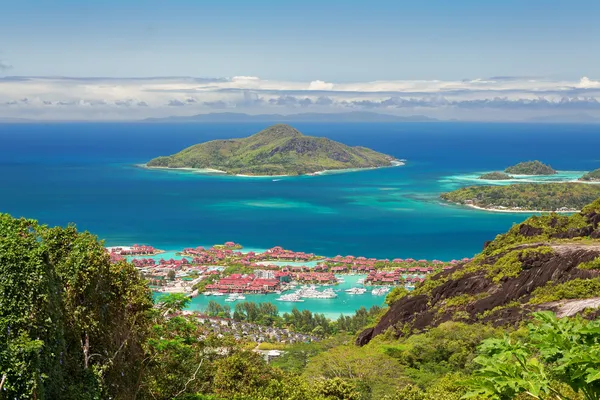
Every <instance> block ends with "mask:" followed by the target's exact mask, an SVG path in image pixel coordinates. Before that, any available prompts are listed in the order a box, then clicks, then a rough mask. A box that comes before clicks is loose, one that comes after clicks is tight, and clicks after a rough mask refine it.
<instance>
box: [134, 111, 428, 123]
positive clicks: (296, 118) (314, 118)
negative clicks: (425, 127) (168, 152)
mask: <svg viewBox="0 0 600 400" xmlns="http://www.w3.org/2000/svg"><path fill="white" fill-rule="evenodd" d="M438 121H439V120H438V119H435V118H430V117H427V116H425V115H408V116H399V115H391V114H382V113H375V112H368V111H352V112H341V113H298V114H288V115H282V114H245V113H233V112H219V113H208V114H196V115H189V116H172V117H163V118H146V119H144V120H143V122H186V123H189V122H215V123H216V122H272V123H289V122H438Z"/></svg>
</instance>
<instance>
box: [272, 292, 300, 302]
mask: <svg viewBox="0 0 600 400" xmlns="http://www.w3.org/2000/svg"><path fill="white" fill-rule="evenodd" d="M276 300H277V301H290V302H293V303H301V302H303V301H304V300H302V299H301V298H300V296H298V295H297V294H295V293H291V294H284V295H283V296H281V297H279V298H277V299H276Z"/></svg>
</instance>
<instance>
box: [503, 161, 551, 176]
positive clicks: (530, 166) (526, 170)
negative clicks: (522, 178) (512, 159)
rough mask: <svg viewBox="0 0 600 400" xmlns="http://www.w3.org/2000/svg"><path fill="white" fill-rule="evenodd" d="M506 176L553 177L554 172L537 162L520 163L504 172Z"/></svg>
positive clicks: (549, 167)
mask: <svg viewBox="0 0 600 400" xmlns="http://www.w3.org/2000/svg"><path fill="white" fill-rule="evenodd" d="M504 172H506V173H507V174H515V175H554V174H556V170H554V169H553V168H552V167H551V166H549V165H546V164H544V163H542V162H540V161H538V160H535V161H525V162H520V163H518V164H517V165H513V166H512V167H508V168H506V169H505V170H504Z"/></svg>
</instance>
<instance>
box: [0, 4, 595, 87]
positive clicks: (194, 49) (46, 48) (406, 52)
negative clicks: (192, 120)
mask: <svg viewBox="0 0 600 400" xmlns="http://www.w3.org/2000/svg"><path fill="white" fill-rule="evenodd" d="M1 7H2V8H1V12H0V37H1V38H3V40H2V41H0V59H1V60H3V62H4V63H5V64H9V65H12V68H11V71H10V73H11V74H14V75H63V76H109V77H124V76H127V77H132V76H136V77H137V76H210V77H222V76H236V75H251V76H260V77H262V78H265V79H285V80H314V79H321V80H331V81H333V80H335V81H338V82H351V81H365V80H367V81H368V80H394V79H463V78H477V77H480V78H484V77H491V76H498V75H511V76H514V75H516V76H545V77H548V76H551V77H557V78H579V77H581V76H584V75H589V74H593V73H594V72H595V71H596V70H597V66H598V65H600V52H599V51H598V44H599V43H600V29H599V28H598V15H600V2H599V1H597V0H595V1H584V0H572V1H565V0H561V1H556V0H554V1H553V0H545V1H542V0H503V1H483V0H478V1H471V0H454V1H448V0H444V1H441V0H438V1H435V0H432V1H427V0H423V1H400V0H396V1H351V0H346V1H336V0H333V1H325V0H321V1H314V0H304V1H283V0H280V1H266V0H253V1H248V0H246V1H231V0H220V1H203V0H179V1H178V0H172V1H165V0H161V1H154V0H145V1H126V0H104V1H82V0H78V1H67V0H53V1H48V0H37V1H36V0H20V1H10V0H4V1H3V2H2V5H1Z"/></svg>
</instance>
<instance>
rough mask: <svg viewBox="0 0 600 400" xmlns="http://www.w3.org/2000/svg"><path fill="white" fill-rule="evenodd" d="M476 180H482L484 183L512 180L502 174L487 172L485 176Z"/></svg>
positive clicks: (510, 177)
mask: <svg viewBox="0 0 600 400" xmlns="http://www.w3.org/2000/svg"><path fill="white" fill-rule="evenodd" d="M478 179H484V180H486V181H502V180H507V179H512V176H510V175H508V174H505V173H504V172H488V173H487V174H483V175H481V176H480V177H479V178H478Z"/></svg>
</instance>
